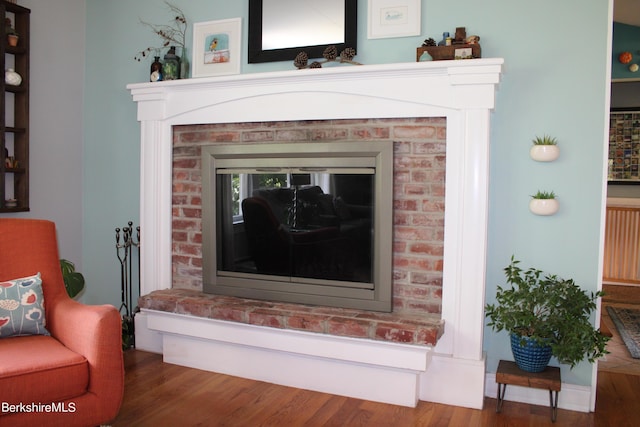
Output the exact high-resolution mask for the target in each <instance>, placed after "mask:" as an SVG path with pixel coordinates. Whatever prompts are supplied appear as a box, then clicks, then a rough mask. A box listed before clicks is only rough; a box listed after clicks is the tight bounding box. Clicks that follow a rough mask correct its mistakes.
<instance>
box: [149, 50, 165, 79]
mask: <svg viewBox="0 0 640 427" xmlns="http://www.w3.org/2000/svg"><path fill="white" fill-rule="evenodd" d="M149 81H150V82H160V81H162V63H160V57H159V56H156V57H154V59H153V63H152V64H151V73H150V75H149Z"/></svg>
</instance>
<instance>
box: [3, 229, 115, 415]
mask: <svg viewBox="0 0 640 427" xmlns="http://www.w3.org/2000/svg"><path fill="white" fill-rule="evenodd" d="M38 272H40V275H41V279H42V290H43V295H44V311H45V319H46V325H45V326H46V329H47V330H48V331H49V332H50V334H51V335H50V336H48V335H29V336H10V337H3V336H2V335H0V426H5V425H6V426H35V425H43V426H44V425H46V426H64V427H70V426H96V425H99V424H104V423H107V422H109V421H110V420H112V419H113V418H115V417H116V415H117V414H118V411H119V409H120V404H121V403H122V396H123V393H124V365H123V359H122V326H121V320H120V313H119V312H118V310H117V309H116V308H115V307H113V306H111V305H102V306H88V305H83V304H81V303H79V302H77V301H75V300H72V299H71V298H69V296H68V295H67V293H66V290H65V287H64V282H63V280H62V273H61V270H60V261H59V256H58V246H57V239H56V231H55V224H54V223H52V222H50V221H44V220H33V219H0V283H2V282H6V281H9V280H13V279H18V278H22V277H27V276H33V275H35V274H36V273H38ZM2 299H3V294H0V302H1V300H2Z"/></svg>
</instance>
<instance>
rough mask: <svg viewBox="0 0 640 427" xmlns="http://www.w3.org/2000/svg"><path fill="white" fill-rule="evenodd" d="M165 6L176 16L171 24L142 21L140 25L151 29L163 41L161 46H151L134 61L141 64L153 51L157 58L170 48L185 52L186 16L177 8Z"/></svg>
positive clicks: (142, 51) (136, 56)
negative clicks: (176, 47) (180, 49)
mask: <svg viewBox="0 0 640 427" xmlns="http://www.w3.org/2000/svg"><path fill="white" fill-rule="evenodd" d="M165 4H166V5H167V6H168V7H169V11H170V12H171V14H172V15H173V16H174V18H173V19H172V20H171V23H170V24H168V25H167V24H164V25H162V24H161V25H158V24H151V23H149V22H146V21H143V20H142V19H141V20H140V23H141V24H142V25H144V26H145V27H149V28H151V31H153V32H154V34H156V35H158V36H159V37H160V39H161V40H162V45H161V46H149V47H147V48H146V49H143V50H141V51H140V52H138V53H136V55H135V56H134V59H135V60H136V61H138V62H140V61H141V60H142V59H143V58H145V57H146V56H147V54H149V53H150V52H151V51H153V52H154V53H155V56H160V50H161V49H163V48H166V47H169V46H178V47H181V48H182V51H184V48H185V42H186V33H187V18H186V17H185V16H184V13H183V12H182V10H180V9H179V8H178V7H177V6H174V5H172V4H171V3H169V2H166V1H165Z"/></svg>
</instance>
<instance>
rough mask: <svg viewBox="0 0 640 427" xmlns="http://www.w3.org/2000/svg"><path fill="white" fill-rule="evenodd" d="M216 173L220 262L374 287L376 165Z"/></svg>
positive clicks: (229, 268)
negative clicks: (294, 171)
mask: <svg viewBox="0 0 640 427" xmlns="http://www.w3.org/2000/svg"><path fill="white" fill-rule="evenodd" d="M218 173H219V175H218V176H217V179H216V187H217V188H216V210H217V214H216V217H217V220H218V221H217V224H216V230H217V236H218V239H217V257H218V260H217V264H218V270H221V271H224V272H232V273H240V274H242V273H249V274H262V275H268V276H285V277H301V278H308V279H325V280H337V281H344V282H358V283H362V284H371V288H373V284H372V281H373V270H372V269H373V247H374V242H373V240H374V238H375V237H374V232H373V230H374V228H373V224H374V217H373V215H374V214H373V212H374V208H373V203H374V200H373V199H374V194H375V189H374V175H373V173H374V171H373V169H371V168H355V169H353V168H349V170H348V171H347V172H344V171H341V170H340V168H332V169H330V170H325V171H323V172H321V173H315V172H314V173H282V172H280V171H277V172H274V171H268V170H267V171H260V170H250V171H246V170H243V171H242V172H240V173H238V172H237V171H233V170H228V171H222V172H221V171H219V172H218ZM365 287H367V288H368V287H369V286H365Z"/></svg>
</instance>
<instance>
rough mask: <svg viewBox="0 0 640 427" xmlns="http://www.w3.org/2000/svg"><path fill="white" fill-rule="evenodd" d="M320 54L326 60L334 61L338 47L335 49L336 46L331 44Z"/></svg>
mask: <svg viewBox="0 0 640 427" xmlns="http://www.w3.org/2000/svg"><path fill="white" fill-rule="evenodd" d="M322 56H323V57H324V59H326V60H327V61H335V60H336V58H337V57H338V49H336V47H335V46H333V45H331V46H327V48H326V49H325V50H324V52H323V53H322Z"/></svg>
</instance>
